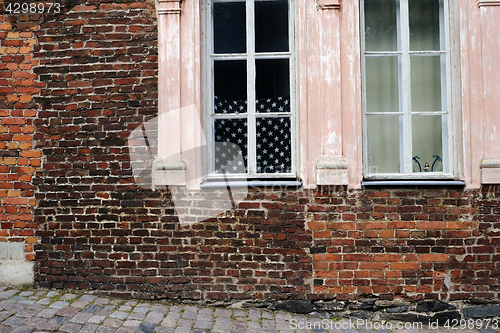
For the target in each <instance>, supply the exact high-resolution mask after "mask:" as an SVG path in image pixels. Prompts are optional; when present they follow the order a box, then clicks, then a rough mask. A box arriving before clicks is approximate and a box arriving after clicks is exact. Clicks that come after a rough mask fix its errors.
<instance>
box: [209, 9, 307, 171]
mask: <svg viewBox="0 0 500 333" xmlns="http://www.w3.org/2000/svg"><path fill="white" fill-rule="evenodd" d="M225 1H229V0H212V1H207V2H206V6H205V7H203V10H204V13H203V15H202V16H203V17H204V18H205V20H206V23H205V26H207V27H209V29H207V31H208V33H207V34H206V37H205V38H204V40H203V45H204V49H205V50H206V51H205V52H203V58H204V61H203V63H204V68H210V70H209V71H208V70H203V73H204V75H205V80H204V84H203V87H204V89H203V90H204V93H203V94H204V97H203V101H204V104H205V105H204V108H203V110H204V114H205V117H204V119H205V124H206V125H207V126H205V129H204V132H205V137H206V138H207V142H208V149H207V150H208V152H207V154H206V155H207V160H206V163H204V164H205V168H204V170H205V176H204V179H206V180H208V179H223V178H242V177H247V178H250V179H251V178H259V179H262V178H269V179H273V178H283V177H286V178H291V177H297V170H298V156H297V151H298V149H297V145H298V133H297V131H298V125H297V117H298V110H297V105H298V104H297V102H296V100H297V86H298V83H297V82H298V81H297V70H296V67H297V66H296V61H297V60H296V56H295V55H294V52H293V50H295V42H296V41H295V38H296V24H295V11H296V4H295V0H288V24H289V28H288V34H289V51H288V52H263V53H255V50H254V46H255V33H254V13H255V10H254V3H255V1H256V0H238V1H244V2H246V35H247V36H246V37H247V39H246V40H247V45H246V47H247V49H246V53H234V54H215V53H214V50H213V43H212V35H213V20H212V17H211V12H212V3H214V2H225ZM257 59H288V61H289V66H290V73H289V77H290V110H291V112H288V113H285V112H273V113H272V114H268V113H263V114H260V113H257V112H256V110H255V104H254V103H250V101H255V100H256V96H255V85H256V83H255V78H256V70H255V60H257ZM215 60H246V64H247V85H248V87H250V88H249V89H247V101H248V103H247V112H246V113H239V114H215V113H214V112H213V96H214V82H213V77H214V72H213V71H214V69H213V64H214V61H215ZM205 66H206V67H205ZM278 116H289V117H290V132H291V173H279V174H277V173H270V174H266V173H257V172H256V155H257V154H256V118H257V117H259V118H260V117H278ZM245 117H246V119H247V122H248V132H247V133H248V147H247V155H248V160H247V166H248V173H247V174H225V175H221V174H216V173H214V172H213V171H212V170H214V169H215V164H214V141H213V128H214V124H213V121H214V119H221V118H224V119H226V118H228V119H230V118H234V119H243V118H245Z"/></svg>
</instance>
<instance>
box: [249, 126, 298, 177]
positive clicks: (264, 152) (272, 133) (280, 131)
mask: <svg viewBox="0 0 500 333" xmlns="http://www.w3.org/2000/svg"><path fill="white" fill-rule="evenodd" d="M256 125H257V126H256V129H257V131H256V132H257V133H256V136H257V172H259V173H290V172H291V168H292V146H291V142H292V141H291V128H290V117H272V118H271V117H266V118H262V117H260V118H257V120H256Z"/></svg>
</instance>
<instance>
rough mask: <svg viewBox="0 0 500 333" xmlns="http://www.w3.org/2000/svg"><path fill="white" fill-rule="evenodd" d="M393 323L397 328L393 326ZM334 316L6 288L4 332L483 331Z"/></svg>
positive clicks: (0, 298)
mask: <svg viewBox="0 0 500 333" xmlns="http://www.w3.org/2000/svg"><path fill="white" fill-rule="evenodd" d="M389 325H391V326H392V327H391V326H389ZM399 325H400V326H399V329H398V323H397V322H391V323H382V322H372V321H362V320H360V321H357V320H355V319H352V320H348V319H342V320H338V319H336V320H330V319H327V320H325V319H321V318H315V317H310V316H304V315H298V314H290V313H287V312H280V311H275V312H272V311H269V310H265V309H254V308H247V309H228V308H214V307H204V306H192V305H184V304H172V303H166V302H145V301H140V300H123V299H112V298H104V297H99V296H97V295H94V294H93V293H91V292H81V291H62V290H19V289H10V288H5V287H0V333H4V332H5V333H7V332H13V333H36V332H56V331H57V332H70V333H77V332H79V333H94V332H96V333H132V332H137V333H153V332H157V333H171V332H172V333H182V332H197V333H202V332H214V333H215V332H256V333H259V332H343V333H356V332H361V333H368V332H370V333H373V332H381V333H389V332H393V333H419V332H436V331H437V332H441V333H445V332H478V333H479V332H481V333H493V332H495V330H493V329H491V328H487V329H486V328H484V327H483V328H480V329H472V330H471V329H465V330H461V329H451V328H450V329H443V328H439V329H438V328H428V327H426V326H422V327H418V326H417V325H418V324H416V323H406V327H405V323H399Z"/></svg>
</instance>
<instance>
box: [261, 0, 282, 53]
mask: <svg viewBox="0 0 500 333" xmlns="http://www.w3.org/2000/svg"><path fill="white" fill-rule="evenodd" d="M255 51H256V52H288V0H270V1H255Z"/></svg>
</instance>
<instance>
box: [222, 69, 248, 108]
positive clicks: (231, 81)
mask: <svg viewBox="0 0 500 333" xmlns="http://www.w3.org/2000/svg"><path fill="white" fill-rule="evenodd" d="M246 103H247V67H246V61H245V60H229V61H214V112H215V113H244V112H246V111H247V108H246V105H247V104H246Z"/></svg>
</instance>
